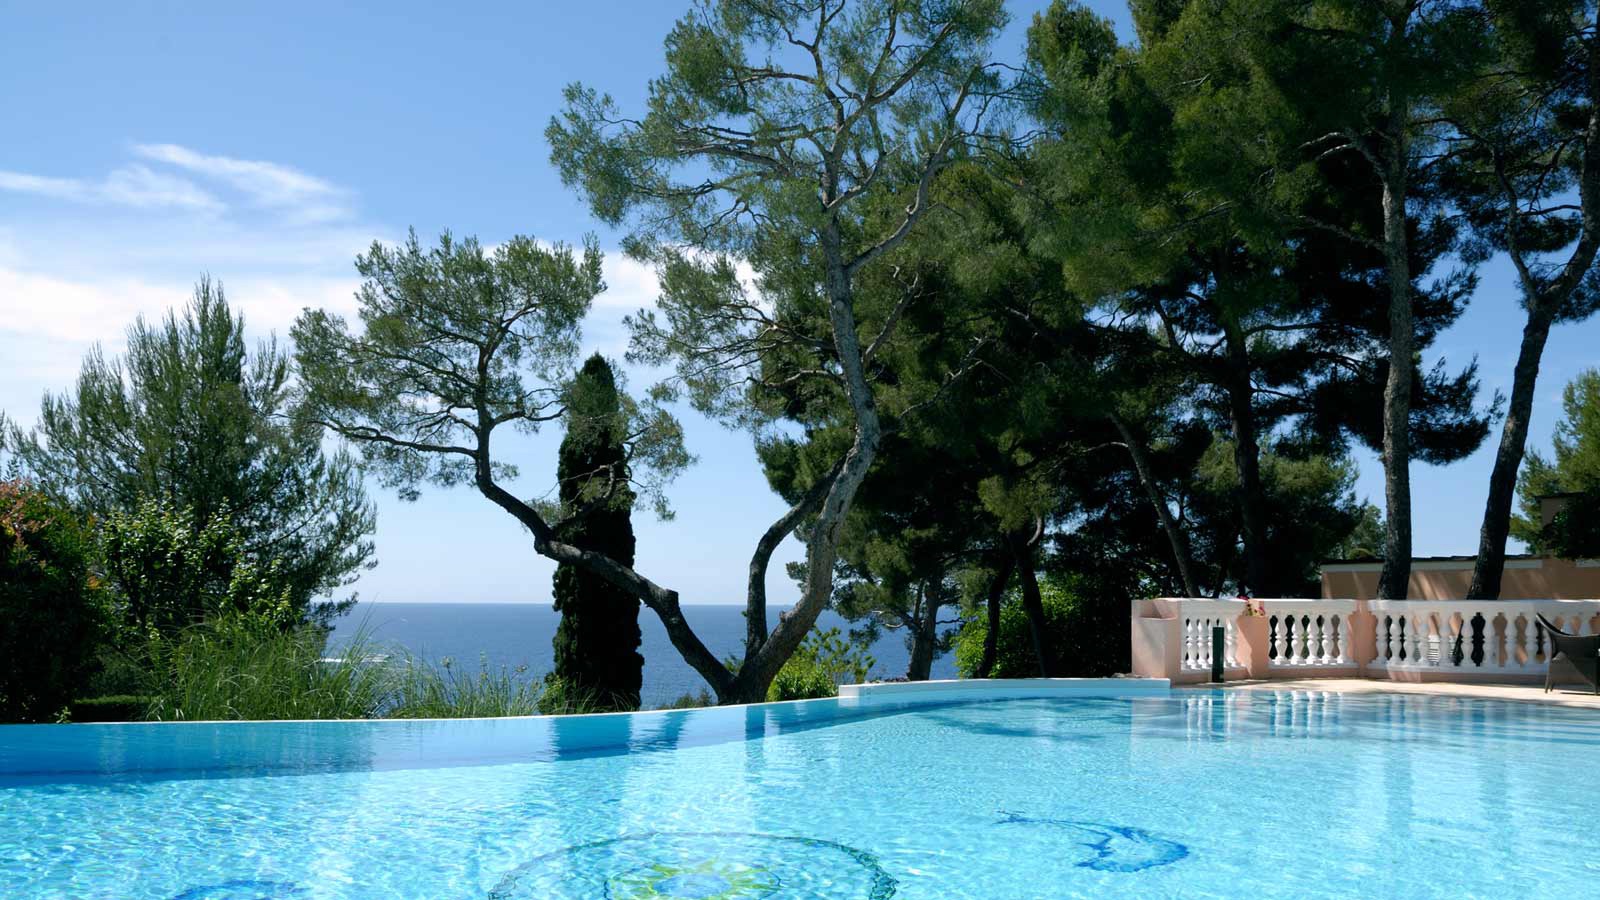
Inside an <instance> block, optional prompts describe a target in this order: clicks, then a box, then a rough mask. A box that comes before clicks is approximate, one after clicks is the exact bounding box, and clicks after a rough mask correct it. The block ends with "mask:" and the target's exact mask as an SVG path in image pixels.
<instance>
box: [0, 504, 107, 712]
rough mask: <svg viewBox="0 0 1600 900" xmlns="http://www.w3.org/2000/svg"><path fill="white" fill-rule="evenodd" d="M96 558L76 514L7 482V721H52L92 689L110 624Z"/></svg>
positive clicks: (3, 583) (2, 575)
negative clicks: (96, 662)
mask: <svg viewBox="0 0 1600 900" xmlns="http://www.w3.org/2000/svg"><path fill="white" fill-rule="evenodd" d="M93 558H94V540H93V537H92V535H90V533H89V532H88V530H87V529H86V528H84V526H83V525H82V523H80V522H79V521H78V520H77V519H76V517H75V516H74V515H73V513H72V512H71V511H70V510H68V509H67V508H65V507H64V506H62V505H61V504H59V503H57V502H55V501H53V500H51V499H50V498H49V497H47V496H46V495H45V494H44V493H43V492H41V491H39V490H37V489H36V488H33V487H31V486H29V485H27V484H24V483H22V482H18V481H7V482H0V722H37V721H51V720H53V719H55V718H57V717H58V716H59V715H60V714H61V713H62V712H63V711H64V710H65V709H66V708H67V704H68V702H69V701H70V700H71V699H72V698H73V697H74V696H75V694H76V692H77V691H79V690H80V689H81V688H82V687H83V686H84V684H85V681H86V679H87V677H88V676H89V674H90V670H91V668H92V666H93V664H94V660H95V657H96V653H97V651H98V650H99V646H100V641H101V640H102V639H103V637H104V636H105V634H106V629H107V625H108V621H107V620H108V616H107V612H106V609H105V605H104V592H103V591H102V590H101V588H100V586H99V584H98V582H97V580H96V579H95V578H94V577H93V575H92V574H91V571H90V567H91V565H92V563H93Z"/></svg>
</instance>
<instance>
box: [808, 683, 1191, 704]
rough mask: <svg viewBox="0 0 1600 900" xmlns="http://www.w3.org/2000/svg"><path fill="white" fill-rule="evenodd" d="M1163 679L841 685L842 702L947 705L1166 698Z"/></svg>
mask: <svg viewBox="0 0 1600 900" xmlns="http://www.w3.org/2000/svg"><path fill="white" fill-rule="evenodd" d="M1171 690H1172V683H1171V682H1170V681H1169V680H1167V679H1165V678H984V679H976V678H974V679H952V680H948V681H895V682H885V683H879V684H842V685H840V686H839V703H840V705H841V706H868V705H872V704H875V703H894V704H896V705H904V704H908V703H923V702H926V703H951V702H957V701H968V700H1023V699H1049V698H1060V699H1074V698H1076V699H1085V698H1097V699H1103V698H1113V699H1114V698H1125V697H1165V696H1167V695H1168V694H1169V693H1171Z"/></svg>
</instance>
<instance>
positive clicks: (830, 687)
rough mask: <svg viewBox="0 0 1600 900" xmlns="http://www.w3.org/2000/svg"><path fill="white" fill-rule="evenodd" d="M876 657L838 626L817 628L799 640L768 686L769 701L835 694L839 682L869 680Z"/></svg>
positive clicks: (852, 682)
mask: <svg viewBox="0 0 1600 900" xmlns="http://www.w3.org/2000/svg"><path fill="white" fill-rule="evenodd" d="M874 662H875V660H874V659H873V658H872V656H871V654H869V653H868V652H867V648H866V647H865V646H864V645H862V644H860V643H857V642H853V641H850V640H847V639H846V638H845V637H844V635H843V634H842V633H841V632H840V631H839V629H837V628H829V629H826V630H822V631H814V632H812V633H811V634H810V635H807V636H806V639H805V640H804V641H801V642H800V647H799V649H797V650H795V652H794V655H793V656H791V657H789V659H788V661H787V662H785V663H784V664H783V668H782V669H780V670H779V671H778V675H777V677H776V678H774V679H772V684H771V685H770V686H768V688H767V701H768V702H774V701H778V700H814V699H817V698H819V697H836V696H838V694H839V685H840V684H860V683H862V682H864V681H866V680H867V673H868V672H870V671H871V670H872V666H873V664H874Z"/></svg>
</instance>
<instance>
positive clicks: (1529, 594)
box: [1322, 559, 1600, 600]
mask: <svg viewBox="0 0 1600 900" xmlns="http://www.w3.org/2000/svg"><path fill="white" fill-rule="evenodd" d="M1379 567H1380V564H1378V563H1371V564H1361V569H1360V570H1357V571H1351V570H1350V567H1347V566H1346V565H1333V566H1329V567H1324V568H1323V570H1322V596H1323V598H1324V599H1333V598H1341V599H1355V600H1372V599H1376V598H1377V596H1378V573H1379ZM1471 583H1472V562H1471V561H1470V560H1467V561H1462V562H1459V563H1456V562H1451V563H1438V562H1418V563H1413V564H1412V567H1411V590H1410V595H1409V597H1410V599H1412V600H1460V599H1462V598H1464V597H1466V596H1467V587H1468V585H1470V584H1471ZM1500 599H1502V600H1593V599H1600V565H1595V564H1593V563H1592V562H1590V564H1589V565H1582V564H1579V563H1575V562H1572V561H1570V560H1564V559H1533V560H1508V561H1507V563H1506V570H1505V575H1504V577H1503V578H1502V580H1501V583H1500Z"/></svg>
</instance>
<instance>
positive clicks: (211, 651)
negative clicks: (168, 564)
mask: <svg viewBox="0 0 1600 900" xmlns="http://www.w3.org/2000/svg"><path fill="white" fill-rule="evenodd" d="M326 636H327V635H326V632H324V631H323V630H322V629H319V628H313V627H303V628H297V629H293V630H290V631H281V630H277V629H273V628H262V627H259V623H257V622H253V621H250V620H242V619H241V618H238V617H232V616H225V617H219V618H217V619H214V620H212V621H208V622H204V623H202V624H200V625H195V626H191V627H190V628H188V629H185V630H184V631H183V632H181V633H179V634H178V635H177V636H176V637H174V638H170V639H169V638H154V639H152V640H151V642H150V650H149V657H150V662H151V681H152V685H151V687H152V691H151V692H152V694H153V699H152V701H151V703H150V706H149V708H148V709H146V711H145V718H147V719H153V720H158V721H178V720H188V721H195V720H210V719H362V718H370V717H373V716H376V715H378V714H379V713H380V712H381V711H383V710H384V709H385V708H386V706H387V705H388V704H389V698H390V695H391V674H390V667H389V666H387V665H385V664H384V663H383V662H382V661H381V659H379V658H378V657H377V656H376V655H375V654H374V647H373V645H372V644H371V642H370V641H368V640H366V639H365V636H364V635H358V636H357V638H356V639H355V640H353V641H351V642H350V644H348V645H347V646H345V647H344V648H343V649H341V650H340V651H339V652H338V653H337V654H336V655H334V656H331V657H327V658H324V657H323V653H324V652H325V651H324V645H325V643H326Z"/></svg>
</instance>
